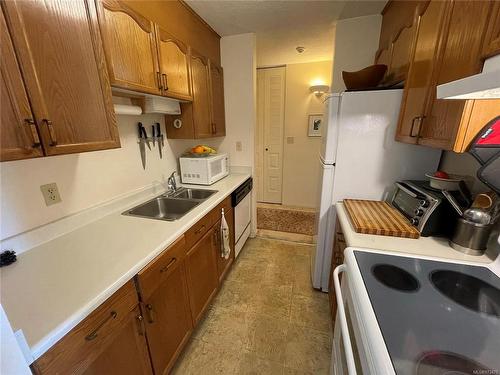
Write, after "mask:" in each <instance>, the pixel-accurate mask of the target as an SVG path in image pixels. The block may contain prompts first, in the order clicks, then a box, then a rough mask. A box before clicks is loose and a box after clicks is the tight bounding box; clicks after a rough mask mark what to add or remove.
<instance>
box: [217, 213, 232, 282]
mask: <svg viewBox="0 0 500 375" xmlns="http://www.w3.org/2000/svg"><path fill="white" fill-rule="evenodd" d="M224 216H225V218H226V222H227V225H228V227H229V247H230V248H231V253H230V254H229V258H228V259H225V258H223V257H222V238H221V232H220V225H221V222H220V221H218V222H217V223H216V224H215V228H216V230H217V231H218V233H217V234H216V235H217V239H218V243H217V251H216V254H217V272H218V274H219V283H220V282H222V280H223V279H224V277H225V276H226V274H227V272H228V271H229V269H230V268H231V265H232V264H233V261H234V210H233V209H230V210H225V211H224Z"/></svg>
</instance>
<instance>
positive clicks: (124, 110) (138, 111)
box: [114, 104, 142, 115]
mask: <svg viewBox="0 0 500 375" xmlns="http://www.w3.org/2000/svg"><path fill="white" fill-rule="evenodd" d="M114 107H115V113H116V114H117V115H142V108H141V107H139V106H138V105H126V104H114Z"/></svg>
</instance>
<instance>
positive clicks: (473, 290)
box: [354, 251, 500, 375]
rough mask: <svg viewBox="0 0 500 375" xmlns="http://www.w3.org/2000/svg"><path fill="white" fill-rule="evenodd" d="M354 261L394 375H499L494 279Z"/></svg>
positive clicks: (377, 260) (387, 260)
mask: <svg viewBox="0 0 500 375" xmlns="http://www.w3.org/2000/svg"><path fill="white" fill-rule="evenodd" d="M354 255H355V257H356V261H357V263H358V266H359V269H360V271H361V275H362V278H363V282H364V284H365V287H366V290H367V291H368V296H369V298H370V302H371V304H372V307H373V310H374V312H375V316H376V318H377V321H378V324H379V327H380V330H381V332H382V335H383V337H384V341H385V344H386V346H387V349H388V352H389V355H390V357H391V360H392V364H393V367H394V371H395V372H396V374H398V375H400V374H401V375H406V374H411V375H438V374H439V375H444V374H446V375H459V374H499V373H500V278H498V277H497V276H496V275H495V274H494V273H493V272H491V271H490V270H488V269H487V268H485V267H480V266H469V265H462V264H454V263H446V262H438V261H431V260H424V259H415V258H407V257H400V256H394V255H386V254H377V253H368V252H362V251H354Z"/></svg>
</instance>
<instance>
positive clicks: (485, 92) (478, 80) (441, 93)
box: [437, 55, 500, 99]
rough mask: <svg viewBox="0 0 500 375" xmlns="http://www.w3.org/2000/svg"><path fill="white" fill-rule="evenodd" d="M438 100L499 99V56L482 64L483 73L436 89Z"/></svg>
mask: <svg viewBox="0 0 500 375" xmlns="http://www.w3.org/2000/svg"><path fill="white" fill-rule="evenodd" d="M437 98H438V99H500V55H497V56H495V57H491V58H489V59H488V60H486V61H485V62H484V67H483V72H482V73H479V74H476V75H473V76H470V77H467V78H463V79H458V80H456V81H452V82H448V83H445V84H442V85H439V86H438V87H437Z"/></svg>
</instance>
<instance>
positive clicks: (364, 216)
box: [344, 199, 420, 238]
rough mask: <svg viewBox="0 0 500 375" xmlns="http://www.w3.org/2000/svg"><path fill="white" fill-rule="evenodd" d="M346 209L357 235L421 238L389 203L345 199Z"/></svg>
mask: <svg viewBox="0 0 500 375" xmlns="http://www.w3.org/2000/svg"><path fill="white" fill-rule="evenodd" d="M344 207H345V208H346V211H347V213H348V214H349V217H350V219H351V223H352V226H353V227H354V230H355V231H356V232H357V233H364V234H378V235H381V236H392V237H404V238H419V237H420V233H419V232H418V230H417V229H416V228H415V227H414V226H413V225H411V224H410V222H409V221H408V220H407V219H406V218H405V217H404V216H403V215H402V214H401V213H400V212H399V211H398V210H396V209H395V208H394V207H392V206H391V205H389V203H387V202H382V201H367V200H361V199H345V200H344Z"/></svg>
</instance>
